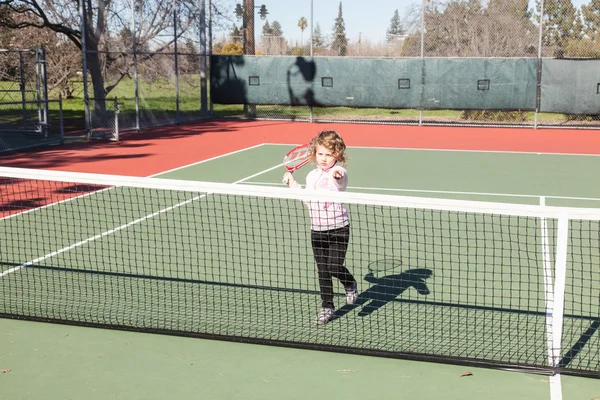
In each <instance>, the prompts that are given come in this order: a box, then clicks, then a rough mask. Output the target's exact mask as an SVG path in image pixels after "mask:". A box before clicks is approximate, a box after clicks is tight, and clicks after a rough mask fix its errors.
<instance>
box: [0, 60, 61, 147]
mask: <svg viewBox="0 0 600 400" xmlns="http://www.w3.org/2000/svg"><path fill="white" fill-rule="evenodd" d="M63 138H64V136H63V121H62V101H61V100H60V98H59V99H58V100H48V86H47V75H46V53H45V50H44V49H43V48H37V49H21V50H16V49H12V50H0V152H6V151H13V150H18V149H22V148H29V147H35V146H41V145H48V144H56V143H61V142H62V141H63Z"/></svg>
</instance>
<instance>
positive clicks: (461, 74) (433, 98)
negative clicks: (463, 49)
mask: <svg viewBox="0 0 600 400" xmlns="http://www.w3.org/2000/svg"><path fill="white" fill-rule="evenodd" d="M536 69H537V60H536V59H534V58H531V59H527V58H514V59H512V58H491V59H486V58H464V59H458V58H433V59H425V70H424V75H425V79H424V80H425V88H424V89H425V90H424V93H423V101H422V104H423V108H424V109H429V110H432V109H455V110H469V109H474V110H534V109H535V105H536V81H537V79H536V76H537V74H536Z"/></svg>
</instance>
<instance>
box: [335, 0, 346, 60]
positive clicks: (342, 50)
mask: <svg viewBox="0 0 600 400" xmlns="http://www.w3.org/2000/svg"><path fill="white" fill-rule="evenodd" d="M331 50H333V51H334V52H335V53H337V55H339V56H345V55H346V53H347V51H348V39H347V38H346V25H345V24H344V17H343V15H342V2H341V1H340V7H339V11H338V16H337V18H336V19H335V25H334V26H333V39H332V41H331Z"/></svg>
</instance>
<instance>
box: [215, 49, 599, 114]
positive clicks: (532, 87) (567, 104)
mask: <svg viewBox="0 0 600 400" xmlns="http://www.w3.org/2000/svg"><path fill="white" fill-rule="evenodd" d="M599 63H600V61H587V62H582V61H568V60H544V69H543V74H542V87H541V89H542V90H541V98H542V101H541V104H542V111H550V112H573V113H576V112H579V113H581V112H585V113H588V114H591V113H598V98H599V95H598V91H600V86H599V84H598V82H600V72H599V71H600V68H599V65H600V64H599ZM537 68H538V59H536V58H489V59H485V58H426V59H416V58H414V59H381V58H379V59H369V58H351V57H315V58H310V57H286V56H283V57H282V56H275V57H273V56H213V57H212V65H211V96H212V101H213V102H214V103H221V104H265V105H268V104H275V105H312V106H349V107H380V108H399V109H401V108H414V109H419V108H422V109H426V110H435V109H454V110H468V109H474V110H535V108H536V95H537V93H536V87H537V76H538V75H537ZM573 72H575V74H573Z"/></svg>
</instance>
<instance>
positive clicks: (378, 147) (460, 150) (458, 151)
mask: <svg viewBox="0 0 600 400" xmlns="http://www.w3.org/2000/svg"><path fill="white" fill-rule="evenodd" d="M300 144H301V143H297V144H286V143H263V145H267V146H287V147H290V148H292V147H295V146H299V145H300ZM348 148H349V149H373V150H406V151H432V152H449V153H498V154H526V155H529V154H531V155H541V156H584V157H600V154H582V153H547V152H540V151H510V150H469V149H464V150H463V149H427V148H421V147H382V146H348Z"/></svg>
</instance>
